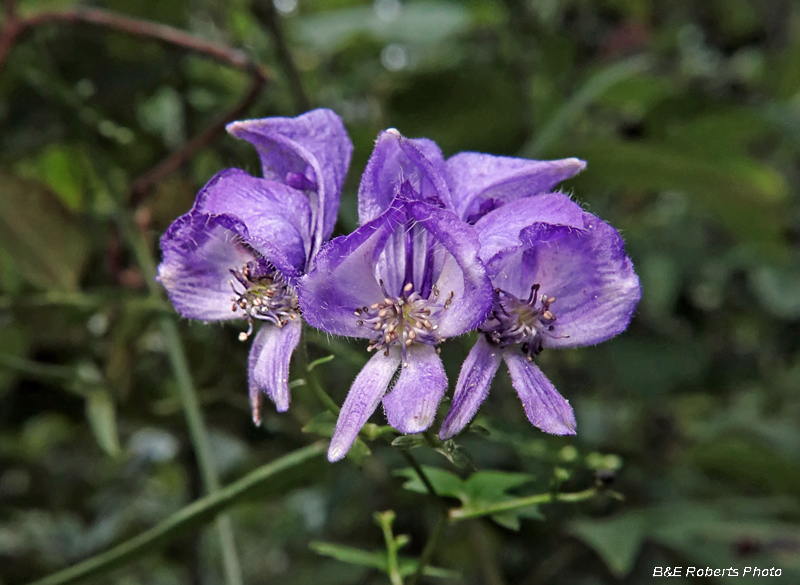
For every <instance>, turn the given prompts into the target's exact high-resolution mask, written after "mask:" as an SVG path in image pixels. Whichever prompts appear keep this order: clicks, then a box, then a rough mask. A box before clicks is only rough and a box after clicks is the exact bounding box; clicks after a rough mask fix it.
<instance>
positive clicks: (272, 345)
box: [247, 318, 302, 423]
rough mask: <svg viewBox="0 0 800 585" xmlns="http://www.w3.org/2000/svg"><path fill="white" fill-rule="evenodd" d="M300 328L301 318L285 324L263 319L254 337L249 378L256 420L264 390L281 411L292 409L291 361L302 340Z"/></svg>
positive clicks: (249, 361) (248, 368) (251, 401)
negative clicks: (281, 324) (275, 323)
mask: <svg viewBox="0 0 800 585" xmlns="http://www.w3.org/2000/svg"><path fill="white" fill-rule="evenodd" d="M301 329H302V324H301V321H300V319H299V318H297V319H292V320H290V321H289V322H287V323H286V325H284V326H283V327H278V326H277V325H273V324H272V323H264V324H263V325H262V326H261V329H260V330H259V332H258V334H257V335H256V338H255V340H253V346H252V347H251V348H250V357H249V358H248V364H247V366H248V367H247V370H248V376H247V378H248V383H249V386H250V403H251V404H252V405H253V420H254V421H255V422H256V423H258V420H257V407H258V405H259V404H260V400H259V398H260V394H261V393H262V392H264V393H266V394H267V396H269V397H270V399H271V400H272V401H273V402H274V403H275V409H276V410H277V411H278V412H286V411H287V410H288V409H289V400H290V396H289V362H290V361H291V359H292V352H294V350H295V348H296V347H297V344H298V343H299V341H300V331H301Z"/></svg>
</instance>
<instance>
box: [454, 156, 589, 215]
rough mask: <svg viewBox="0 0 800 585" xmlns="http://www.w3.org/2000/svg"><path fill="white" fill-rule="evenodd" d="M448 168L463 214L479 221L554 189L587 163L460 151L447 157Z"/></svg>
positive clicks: (456, 199) (460, 212) (460, 213)
mask: <svg viewBox="0 0 800 585" xmlns="http://www.w3.org/2000/svg"><path fill="white" fill-rule="evenodd" d="M446 168H447V183H448V185H449V186H450V190H451V196H452V198H453V204H454V205H455V208H456V211H457V213H458V215H459V217H461V219H463V220H471V221H470V223H475V221H477V220H478V219H479V218H480V217H481V216H482V215H484V213H485V212H487V211H490V210H491V209H494V208H497V207H500V206H501V205H504V204H506V203H509V202H511V201H514V200H516V199H520V198H522V197H528V196H530V195H537V194H539V193H545V192H547V191H550V190H551V189H552V188H553V187H555V186H556V185H557V184H558V183H560V182H561V181H564V180H566V179H569V178H570V177H573V176H575V175H577V174H578V173H579V172H581V171H582V170H583V169H584V168H586V163H585V162H584V161H582V160H580V159H577V158H565V159H562V160H528V159H524V158H513V157H508V156H493V155H490V154H481V153H478V152H460V153H458V154H456V155H455V156H452V157H450V158H449V159H447V163H446Z"/></svg>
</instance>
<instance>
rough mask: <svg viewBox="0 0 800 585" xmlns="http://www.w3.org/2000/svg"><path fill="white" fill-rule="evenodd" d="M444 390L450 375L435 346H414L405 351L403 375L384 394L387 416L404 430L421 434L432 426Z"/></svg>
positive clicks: (396, 426) (392, 423)
mask: <svg viewBox="0 0 800 585" xmlns="http://www.w3.org/2000/svg"><path fill="white" fill-rule="evenodd" d="M445 390H447V374H445V373H444V366H443V365H442V360H441V358H440V357H439V356H438V354H437V353H436V349H435V348H434V347H433V346H430V345H424V344H417V345H412V346H411V347H409V348H408V349H407V350H406V363H405V364H403V368H402V369H401V370H400V378H398V380H397V383H396V384H395V385H394V388H392V391H391V392H389V393H388V394H387V395H386V396H384V397H383V408H384V410H385V411H386V419H387V420H388V421H389V424H390V425H391V426H393V427H394V428H396V429H397V430H398V431H400V432H401V433H406V434H409V433H421V432H422V431H424V430H427V429H428V427H429V426H431V423H432V422H433V418H434V417H435V416H436V409H437V408H438V407H439V402H441V400H442V397H443V396H444V392H445Z"/></svg>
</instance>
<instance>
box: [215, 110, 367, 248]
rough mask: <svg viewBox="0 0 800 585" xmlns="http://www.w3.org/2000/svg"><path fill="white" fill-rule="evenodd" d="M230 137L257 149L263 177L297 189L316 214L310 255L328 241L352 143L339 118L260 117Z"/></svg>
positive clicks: (322, 114) (322, 113)
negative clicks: (248, 143)
mask: <svg viewBox="0 0 800 585" xmlns="http://www.w3.org/2000/svg"><path fill="white" fill-rule="evenodd" d="M227 130H228V132H229V133H231V134H233V135H234V136H236V137H238V138H241V139H243V140H247V141H248V142H250V143H251V144H253V146H255V147H256V150H257V151H258V154H259V156H260V157H261V165H262V166H263V170H264V178H266V179H273V180H276V181H279V182H281V183H286V184H288V185H290V186H291V187H295V188H301V189H303V190H306V191H307V192H308V193H309V196H310V198H311V202H312V208H313V209H314V216H315V219H314V252H316V250H318V249H319V248H320V246H321V245H322V242H323V241H324V240H326V239H327V238H329V237H330V235H331V233H332V232H333V227H334V225H335V224H336V213H337V211H338V209H339V199H340V197H341V193H342V185H343V184H344V179H345V176H346V175H347V169H348V167H349V166H350V157H351V155H352V154H353V144H352V143H351V142H350V138H349V137H348V135H347V130H346V129H345V127H344V124H343V123H342V120H341V118H339V116H337V115H336V114H335V113H334V112H333V111H331V110H326V109H319V110H312V111H310V112H307V113H305V114H303V115H302V116H297V117H296V118H263V119H260V120H242V121H239V122H232V123H230V124H228V126H227Z"/></svg>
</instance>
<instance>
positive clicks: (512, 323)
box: [480, 284, 556, 361]
mask: <svg viewBox="0 0 800 585" xmlns="http://www.w3.org/2000/svg"><path fill="white" fill-rule="evenodd" d="M540 288H541V287H540V286H539V285H538V284H534V285H533V286H532V287H531V294H530V295H529V296H528V298H527V299H525V300H522V299H518V298H517V297H515V296H514V295H512V294H511V293H508V292H506V291H504V290H502V289H499V288H496V289H495V291H494V292H495V297H494V306H493V307H492V313H491V316H490V317H489V319H488V320H487V321H486V323H484V324H483V325H482V326H481V327H480V331H481V333H483V334H484V335H485V336H486V339H487V341H489V343H491V344H493V345H497V346H500V347H506V346H509V345H511V344H514V343H519V344H521V345H522V352H523V353H524V354H526V356H527V358H528V361H533V357H534V356H537V355H539V354H540V353H542V350H543V349H544V347H543V345H542V341H543V339H544V337H545V336H549V337H554V335H553V331H554V330H555V328H556V327H555V325H554V323H555V321H556V316H555V315H554V314H553V311H551V310H550V305H552V304H553V303H555V302H556V298H555V297H551V296H548V295H546V294H542V295H539V289H540Z"/></svg>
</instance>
